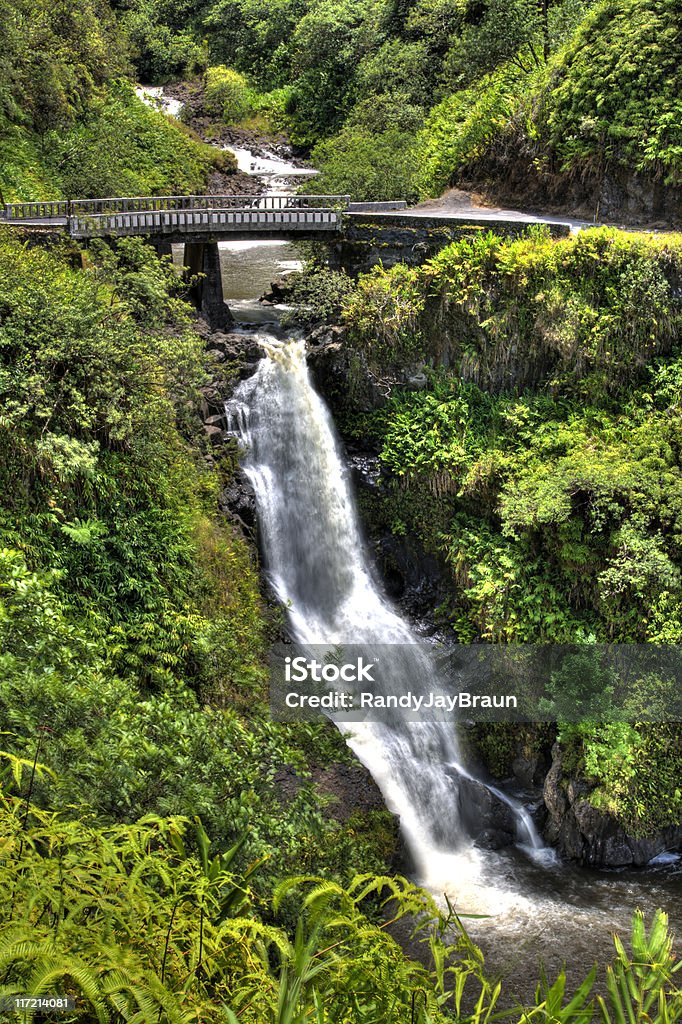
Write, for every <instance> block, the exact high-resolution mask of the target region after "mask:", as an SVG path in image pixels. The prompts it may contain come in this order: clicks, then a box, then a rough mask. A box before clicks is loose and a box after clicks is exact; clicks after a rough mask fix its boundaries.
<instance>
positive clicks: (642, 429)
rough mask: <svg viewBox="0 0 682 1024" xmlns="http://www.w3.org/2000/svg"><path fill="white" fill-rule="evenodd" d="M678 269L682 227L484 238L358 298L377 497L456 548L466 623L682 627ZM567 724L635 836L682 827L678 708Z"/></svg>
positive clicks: (360, 436)
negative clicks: (627, 720) (662, 715)
mask: <svg viewBox="0 0 682 1024" xmlns="http://www.w3.org/2000/svg"><path fill="white" fill-rule="evenodd" d="M681 270H682V241H681V240H680V236H676V235H660V236H655V237H654V236H645V235H628V234H624V233H620V232H616V231H606V230H599V231H597V230H592V231H586V232H581V233H580V235H578V236H577V237H573V238H570V239H566V240H559V241H552V240H551V239H548V238H546V237H543V236H542V235H541V234H537V233H534V234H532V235H531V237H529V238H527V239H523V240H516V241H508V240H507V241H505V240H503V239H501V238H496V237H493V236H488V237H484V238H480V239H476V240H475V241H462V242H459V243H455V244H453V245H452V246H450V247H448V248H447V249H444V250H442V251H441V253H439V254H438V256H436V257H435V258H434V259H432V260H430V261H429V262H427V263H426V264H425V265H424V266H422V267H420V268H414V269H408V268H406V267H402V266H397V267H394V268H393V269H391V270H390V271H384V270H382V269H380V268H379V269H375V270H374V271H373V272H372V273H371V274H369V275H367V276H366V277H364V278H361V279H360V281H359V284H358V287H357V289H356V290H355V292H354V293H353V294H352V295H351V296H350V297H349V298H347V299H346V302H345V313H344V319H345V325H346V334H347V340H346V343H345V345H344V346H342V347H341V348H340V349H339V346H338V344H336V345H333V346H331V349H330V357H329V358H330V360H331V362H332V363H334V361H335V362H336V365H337V367H342V368H343V370H344V372H345V373H346V379H347V382H348V388H347V390H346V393H345V395H344V396H343V401H342V402H340V395H339V391H338V388H337V391H336V394H335V396H334V398H335V401H336V404H337V408H338V414H339V417H340V422H341V423H342V425H343V428H344V431H345V433H346V435H347V437H348V438H350V439H351V440H352V441H353V442H354V443H356V444H362V445H365V446H369V447H370V448H371V449H372V450H373V451H375V452H376V453H377V454H378V457H379V468H380V473H379V477H378V480H379V482H378V484H377V485H376V486H374V487H373V488H368V489H366V490H365V491H364V492H363V495H362V506H363V511H364V514H365V517H366V519H367V522H368V524H369V527H370V530H371V531H372V532H373V535H374V536H386V535H387V534H391V535H392V536H393V537H396V536H397V537H401V536H404V537H406V538H408V540H409V542H410V544H412V545H413V546H414V545H417V546H421V548H422V549H423V550H425V551H426V552H427V553H429V554H430V555H432V556H435V557H436V558H437V559H438V560H439V564H440V567H441V569H440V572H441V590H442V591H444V595H445V597H444V600H443V601H442V604H441V606H440V607H439V608H438V609H437V611H436V614H437V616H438V617H439V619H440V622H441V624H443V625H444V626H445V627H446V628H447V629H448V630H450V631H451V632H450V635H451V636H452V638H453V640H457V641H460V642H471V641H481V640H482V641H487V642H496V643H519V642H532V643H534V642H543V643H574V642H579V643H580V642H584V643H590V642H593V641H598V642H622V643H632V642H651V641H655V642H661V643H679V642H680V640H681V639H682V445H681V442H680V438H681V437H682V431H681V427H682V413H681V411H680V401H679V397H680V393H681V392H682V353H681V352H680V347H679V340H680V326H681V325H682V302H681V297H682V296H681V291H680V280H681ZM317 358H318V359H324V355H323V354H322V356H318V357H317ZM383 550H384V551H386V550H389V553H390V547H389V548H388V549H387V547H386V545H384V547H383ZM389 562H390V558H389ZM389 568H391V566H389ZM392 568H393V570H394V571H396V572H400V566H399V565H396V564H394V565H393V566H392ZM632 700H633V701H634V704H633V709H632V716H633V718H634V719H635V720H636V717H637V715H636V707H635V705H636V700H637V695H636V694H633V697H632ZM561 740H562V743H563V744H564V746H565V748H566V749H567V750H568V751H570V756H567V757H565V758H564V765H565V766H566V765H570V771H571V773H572V774H573V775H574V776H579V777H582V778H584V779H585V780H586V781H587V782H588V784H589V785H588V789H589V788H592V789H594V792H593V794H592V797H591V800H592V801H593V802H594V803H595V804H598V805H599V807H600V808H602V809H606V810H607V811H608V812H609V813H613V814H615V815H616V816H617V817H618V818H619V820H621V821H622V822H624V823H625V824H626V825H627V827H628V828H629V829H630V830H633V831H634V833H635V834H638V835H641V834H650V833H651V832H653V831H655V830H656V829H657V828H660V827H662V826H663V825H672V824H677V825H679V824H680V820H681V816H682V815H681V812H682V802H681V798H680V796H679V789H678V788H677V785H676V783H674V781H673V780H674V779H675V778H676V774H677V773H679V771H680V770H681V769H682V762H681V761H680V757H681V750H682V746H681V739H680V733H679V730H678V729H677V727H673V726H670V727H669V728H667V729H664V728H662V727H657V726H646V725H637V722H636V721H635V724H634V725H633V726H616V725H613V726H604V727H598V726H595V725H594V724H592V725H590V724H589V723H588V724H586V725H585V726H584V727H577V726H565V727H563V728H562V730H561ZM491 742H492V741H491V739H490V738H488V739H486V740H485V741H484V742H483V744H482V747H481V749H482V750H484V751H487V753H488V755H489V756H488V761H489V763H490V764H491V766H493V767H494V768H496V769H497V770H498V771H502V770H505V771H507V770H509V768H510V766H511V762H512V761H513V756H506V755H505V756H504V757H501V756H500V752H501V747H500V743H502V742H503V741H502V740H501V739H500V738H499V737H498V740H497V741H496V742H495V743H492V745H491ZM505 742H506V741H505ZM543 742H546V739H545V740H544V741H543ZM503 746H504V743H503ZM507 746H508V748H509V745H508V744H507ZM509 749H510V750H511V749H513V744H512V747H511V748H509Z"/></svg>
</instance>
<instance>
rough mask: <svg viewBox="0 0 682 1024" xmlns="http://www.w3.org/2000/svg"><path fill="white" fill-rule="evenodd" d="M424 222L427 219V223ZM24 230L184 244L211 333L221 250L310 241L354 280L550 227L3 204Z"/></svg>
mask: <svg viewBox="0 0 682 1024" xmlns="http://www.w3.org/2000/svg"><path fill="white" fill-rule="evenodd" d="M425 214H426V215H425ZM3 221H4V222H5V223H6V224H10V225H14V226H16V227H18V228H24V229H25V230H29V231H39V230H41V229H42V230H52V231H54V230H57V231H65V232H66V233H68V234H69V235H70V236H71V237H72V238H74V239H79V240H81V239H82V240H85V239H89V238H119V237H130V236H135V235H139V236H145V237H148V238H149V240H150V242H151V243H152V244H153V245H154V246H155V247H156V249H157V251H158V252H159V253H161V254H164V253H170V252H171V245H172V244H174V243H182V244H184V246H185V253H184V265H185V267H187V268H188V274H189V276H190V277H191V278H192V279H193V280H194V281H195V282H196V283H195V285H194V286H193V296H192V297H193V299H194V301H195V303H196V304H197V307H198V308H199V310H200V311H201V313H202V315H203V316H204V317H205V318H206V319H207V320H208V321H209V323H211V324H212V325H213V326H215V327H223V326H225V325H227V324H228V323H229V322H230V321H231V314H230V311H229V309H228V307H227V306H226V304H225V302H224V300H223V286H222V279H221V273H220V259H219V253H218V243H219V242H221V241H243V240H245V239H252V238H262V239H276V238H285V239H289V240H296V239H313V240H319V241H324V242H326V243H327V245H328V250H329V259H330V265H332V266H336V267H342V268H343V269H345V270H346V271H347V272H348V273H350V274H352V275H354V276H355V275H357V273H359V272H361V271H366V270H369V269H370V268H371V267H372V266H373V265H375V264H376V263H378V262H381V263H383V265H384V266H386V267H388V266H391V265H392V264H394V263H397V262H406V263H408V264H412V265H414V264H419V263H423V262H424V261H425V260H426V259H428V258H429V256H431V255H433V254H434V253H436V252H437V251H438V250H439V249H441V248H443V246H445V245H447V244H449V243H450V242H452V241H454V240H456V239H458V238H462V237H466V236H471V235H472V234H476V233H480V232H482V231H495V232H496V233H498V234H520V233H521V232H523V231H525V230H526V228H527V227H528V226H529V225H530V224H545V225H546V226H547V228H548V229H549V230H550V231H551V232H552V234H554V235H565V234H568V232H569V225H568V223H566V222H563V223H562V222H554V223H550V222H548V221H545V220H543V219H541V218H537V217H534V216H531V215H527V214H521V213H518V212H515V211H486V210H479V209H469V210H463V211H457V212H454V213H451V212H448V213H446V214H445V215H442V214H440V215H439V214H436V216H433V214H432V213H431V211H418V210H409V209H407V204H406V203H404V202H383V203H351V201H350V196H341V195H327V196H300V195H280V196H231V195H224V196H137V197H130V198H125V197H121V198H112V199H74V200H69V201H47V202H31V203H9V204H6V205H5V206H4V207H2V208H0V223H2V222H3Z"/></svg>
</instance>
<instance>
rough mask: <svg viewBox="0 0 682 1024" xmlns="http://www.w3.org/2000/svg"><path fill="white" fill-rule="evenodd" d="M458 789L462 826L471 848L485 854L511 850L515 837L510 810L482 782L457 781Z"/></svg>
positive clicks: (462, 778)
mask: <svg viewBox="0 0 682 1024" xmlns="http://www.w3.org/2000/svg"><path fill="white" fill-rule="evenodd" d="M458 786H459V813H460V817H461V820H462V825H463V826H464V828H465V830H466V831H467V832H468V833H469V835H470V836H471V837H472V838H473V840H474V844H475V845H476V846H480V847H483V848H484V849H487V850H500V849H502V847H504V846H511V844H512V843H513V842H514V837H515V834H516V823H515V820H514V813H513V811H512V809H511V807H509V805H508V804H506V803H505V802H504V801H503V800H500V798H499V797H498V796H496V795H495V794H494V793H492V792H491V791H490V790H489V789H488V788H487V786H484V785H483V783H482V782H477V781H475V780H474V779H467V778H464V777H460V779H459V782H458Z"/></svg>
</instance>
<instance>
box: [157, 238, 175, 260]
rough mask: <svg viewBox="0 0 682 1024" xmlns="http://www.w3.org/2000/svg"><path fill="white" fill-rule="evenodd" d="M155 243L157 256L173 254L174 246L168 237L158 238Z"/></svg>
mask: <svg viewBox="0 0 682 1024" xmlns="http://www.w3.org/2000/svg"><path fill="white" fill-rule="evenodd" d="M153 245H154V248H155V249H156V255H157V256H171V257H172V256H173V246H172V245H171V243H170V241H169V239H168V238H158V239H156V241H154V243H153Z"/></svg>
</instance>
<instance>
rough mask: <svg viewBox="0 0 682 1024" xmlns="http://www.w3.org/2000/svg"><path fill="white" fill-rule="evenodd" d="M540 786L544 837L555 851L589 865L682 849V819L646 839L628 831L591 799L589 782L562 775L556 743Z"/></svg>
mask: <svg viewBox="0 0 682 1024" xmlns="http://www.w3.org/2000/svg"><path fill="white" fill-rule="evenodd" d="M552 753H553V763H552V767H551V768H550V770H549V772H548V773H547V777H546V779H545V786H544V799H545V805H546V807H547V811H548V822H547V826H546V828H545V838H546V839H547V840H548V842H550V843H551V844H552V845H556V846H557V847H558V850H559V852H560V853H561V854H562V855H563V856H565V857H568V858H570V859H571V860H576V861H578V862H579V863H580V864H585V865H588V866H590V867H606V868H621V867H629V866H633V867H643V866H644V865H646V864H648V863H649V861H650V860H652V859H653V858H654V857H656V856H657V855H658V854H660V853H663V852H664V851H666V850H675V849H680V850H682V824H681V825H679V826H671V827H669V828H666V829H662V830H661V831H659V832H658V833H656V835H654V836H651V837H647V838H644V839H640V838H636V837H634V836H631V835H629V834H628V832H627V831H626V830H625V828H624V827H623V825H621V823H620V822H619V821H617V820H616V818H614V816H613V815H612V814H610V813H609V812H608V811H606V810H603V809H601V808H599V807H595V806H594V804H593V803H592V802H591V800H590V797H591V794H592V787H590V786H589V785H588V784H587V783H586V782H583V781H579V780H576V779H572V778H569V777H566V776H565V775H564V772H563V764H562V755H561V751H560V749H559V747H558V746H555V747H554V749H553V752H552Z"/></svg>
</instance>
